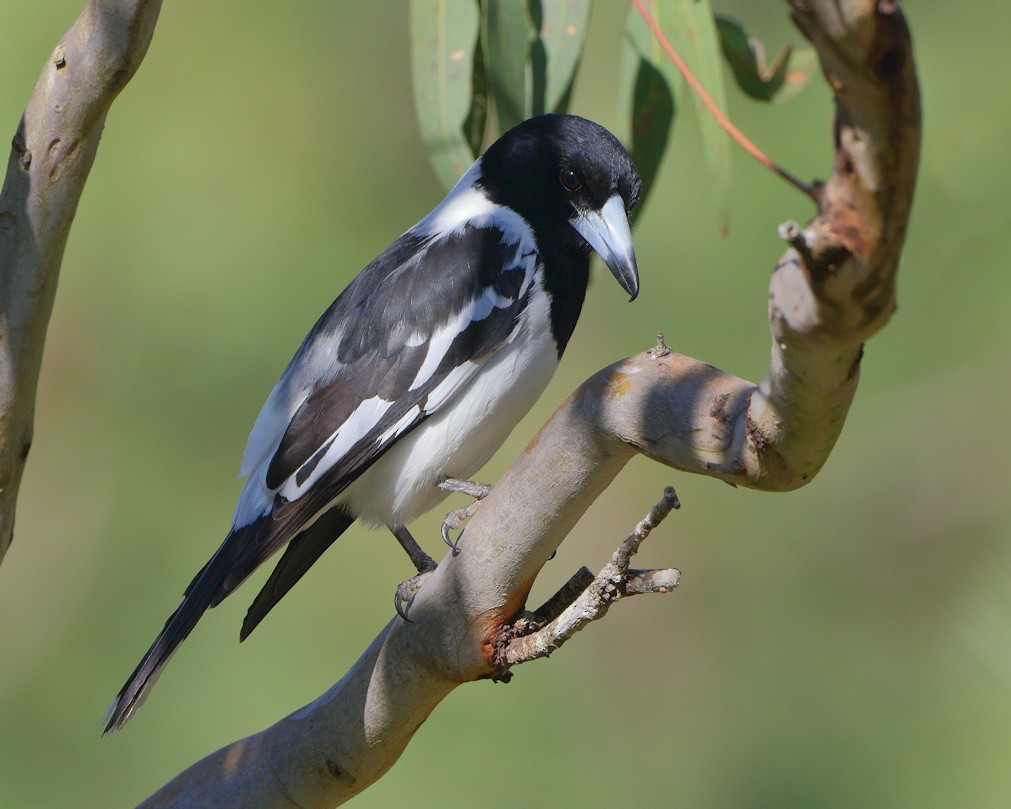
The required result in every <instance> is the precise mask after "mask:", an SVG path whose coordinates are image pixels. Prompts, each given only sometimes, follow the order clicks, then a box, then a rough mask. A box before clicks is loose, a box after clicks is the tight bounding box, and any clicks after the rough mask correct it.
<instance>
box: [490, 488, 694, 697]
mask: <svg viewBox="0 0 1011 809" xmlns="http://www.w3.org/2000/svg"><path fill="white" fill-rule="evenodd" d="M680 507H681V503H680V502H679V501H678V497H677V494H676V492H675V491H674V487H673V486H668V487H667V488H666V489H664V493H663V500H661V501H660V502H659V503H657V504H656V505H655V506H653V508H652V509H651V510H650V512H649V514H647V515H646V517H645V518H644V519H642V520H641V521H640V522H639V524H638V525H636V527H635V529H634V530H633V531H632V533H631V534H629V535H628V536H627V537H626V538H625V540H624V541H623V542H622V543H621V545H619V546H618V549H617V550H616V551H615V552H614V554H613V555H612V556H611V561H610V562H608V563H607V564H606V565H604V567H603V569H602V570H601V571H600V573H598V574H597V576H596V577H592V574H591V573H590V572H589V571H588V570H587V569H586V568H585V567H584V568H582V569H581V570H580V571H579V572H577V573H576V574H575V575H574V576H573V577H572V578H571V579H569V581H568V582H567V583H566V584H565V586H563V587H562V589H561V590H559V591H558V592H557V593H555V595H553V596H552V597H551V598H550V599H549V600H548V601H547V603H545V604H544V606H542V607H541V608H540V609H538V610H537V611H536V612H535V613H533V616H531V614H530V613H523V614H522V615H521V616H519V617H518V619H517V620H516V621H513V622H512V623H510V624H507V625H506V626H504V627H503V628H502V629H501V630H500V632H499V640H498V643H497V644H496V646H497V648H496V651H495V657H496V662H497V664H498V669H499V674H497V675H496V679H508V677H507V676H506V675H507V674H508V670H509V668H510V667H511V666H515V665H518V664H519V663H526V662H528V661H530V660H536V659H537V658H539V657H547V656H548V655H550V654H551V653H552V652H553V651H555V649H557V648H558V647H560V646H561V645H562V644H563V643H565V641H567V640H568V639H569V638H571V637H572V636H573V635H575V634H576V632H578V631H579V630H580V629H582V628H583V627H584V626H586V625H587V624H588V623H590V622H591V621H596V620H598V619H600V618H603V617H604V615H606V614H607V611H608V609H610V606H611V605H612V604H613V603H614V602H616V601H619V600H620V599H622V598H625V597H626V596H632V595H641V594H643V593H666V592H669V591H670V590H673V589H674V588H675V587H677V585H678V582H679V581H680V579H681V573H680V571H678V570H675V569H673V568H669V569H665V570H634V569H629V566H628V564H629V561H630V560H631V558H632V557H633V556H634V555H635V554H636V553H637V552H638V550H639V546H641V545H642V543H643V541H644V540H645V539H646V537H648V536H649V534H650V531H652V530H653V529H654V528H656V527H657V526H658V525H659V524H660V523H661V522H662V521H663V519H664V518H665V517H666V516H667V515H668V514H669V513H670V512H671V509H676V508H680ZM590 577H592V578H591V579H590V581H589V583H588V584H587V579H588V578H590ZM532 617H533V618H534V619H536V620H531V618H532ZM543 621H547V623H546V624H544V623H543Z"/></svg>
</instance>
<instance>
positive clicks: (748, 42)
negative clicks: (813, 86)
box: [716, 14, 818, 101]
mask: <svg viewBox="0 0 1011 809" xmlns="http://www.w3.org/2000/svg"><path fill="white" fill-rule="evenodd" d="M716 30H717V32H718V33H719V37H720V46H721V48H722V49H723V56H724V58H725V59H726V61H727V64H728V65H729V66H730V70H731V73H733V75H734V79H735V80H736V81H737V85H738V86H739V87H740V88H741V90H742V91H744V93H745V94H747V95H749V96H750V97H751V98H755V99H758V100H759V101H784V100H786V99H787V98H790V97H791V96H793V95H796V93H797V92H799V91H800V90H801V88H803V86H804V85H805V84H806V82H807V80H808V79H809V78H810V77H811V74H812V73H813V72H814V69H815V68H816V67H817V64H818V61H817V58H816V57H815V54H814V51H813V50H812V49H811V48H801V49H798V50H794V49H793V47H792V46H791V45H789V44H787V45H784V46H783V47H782V48H780V50H779V52H778V53H777V54H776V56H775V57H774V58H773V60H772V62H771V63H769V64H766V60H765V44H764V43H763V42H762V40H760V39H758V38H757V37H754V36H751V35H750V34H748V32H747V30H746V29H745V28H744V26H743V25H742V24H741V23H739V22H738V21H737V20H735V19H733V18H732V17H728V16H726V15H722V14H717V15H716Z"/></svg>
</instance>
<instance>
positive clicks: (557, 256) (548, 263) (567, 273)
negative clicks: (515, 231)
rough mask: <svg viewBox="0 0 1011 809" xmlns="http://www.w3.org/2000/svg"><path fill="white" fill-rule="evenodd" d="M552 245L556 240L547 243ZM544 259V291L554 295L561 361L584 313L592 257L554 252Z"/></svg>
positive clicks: (545, 254)
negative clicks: (581, 314)
mask: <svg viewBox="0 0 1011 809" xmlns="http://www.w3.org/2000/svg"><path fill="white" fill-rule="evenodd" d="M546 241H547V242H548V243H550V242H551V241H552V240H546ZM541 255H542V257H543V259H544V288H545V289H546V290H547V292H548V293H549V294H550V295H551V334H552V336H553V337H554V338H555V345H557V346H558V357H559V359H561V356H562V352H563V351H565V346H567V345H568V343H569V338H570V337H572V332H573V330H574V329H575V328H576V321H577V320H579V313H580V312H581V311H582V309H583V299H584V298H585V297H586V284H587V281H588V279H589V275H590V257H589V255H588V254H586V253H584V252H583V251H582V250H578V249H572V248H570V249H567V250H564V249H563V250H552V251H550V252H543V251H542V253H541Z"/></svg>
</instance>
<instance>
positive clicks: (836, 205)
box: [144, 0, 920, 807]
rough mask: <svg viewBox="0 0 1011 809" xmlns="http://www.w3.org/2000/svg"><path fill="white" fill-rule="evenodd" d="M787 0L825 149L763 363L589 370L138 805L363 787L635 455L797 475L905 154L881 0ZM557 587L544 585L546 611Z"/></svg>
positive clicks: (904, 197) (734, 471)
mask: <svg viewBox="0 0 1011 809" xmlns="http://www.w3.org/2000/svg"><path fill="white" fill-rule="evenodd" d="M791 6H792V8H793V13H794V16H795V19H796V20H797V22H798V24H799V25H800V26H801V28H802V30H803V31H804V33H805V34H806V35H807V36H808V37H809V38H810V39H811V40H812V42H813V43H814V45H815V47H816V48H817V50H818V52H819V54H820V55H821V58H822V65H823V68H824V70H825V74H826V77H827V78H828V81H829V83H830V85H831V86H832V88H833V89H834V91H835V94H836V105H837V114H836V146H837V151H836V160H835V165H834V167H833V171H832V175H831V177H830V178H829V180H828V181H827V182H826V183H825V184H824V185H823V186H821V187H820V189H819V190H818V192H817V196H818V201H819V214H818V216H817V218H816V219H815V220H814V221H812V222H811V223H810V224H809V225H808V226H807V227H806V228H800V227H795V228H788V229H787V230H786V231H785V233H786V236H787V238H788V239H789V241H790V242H791V244H792V246H791V248H790V249H789V250H788V251H787V252H786V254H785V255H784V256H783V258H782V259H781V260H780V261H779V263H778V265H777V268H776V271H775V273H774V274H773V277H772V281H771V284H770V297H769V318H770V326H771V330H772V337H773V347H772V362H771V368H770V371H769V374H768V376H767V377H766V378H765V380H764V381H763V382H762V383H761V384H760V385H755V384H753V383H751V382H747V381H745V380H742V379H738V378H737V377H734V376H732V375H730V374H726V373H724V372H723V371H720V370H719V369H717V368H714V367H712V366H711V365H707V364H705V363H702V362H699V361H697V360H693V359H690V358H688V357H684V356H682V355H679V354H676V353H669V352H666V351H664V350H663V347H662V346H658V347H657V348H656V349H654V350H653V351H651V352H649V353H644V354H641V355H637V356H634V357H630V358H628V359H626V360H623V361H621V362H618V363H616V364H614V365H612V366H610V367H609V368H605V369H604V370H603V371H601V372H599V373H597V374H596V375H594V376H593V377H592V378H591V379H589V380H587V381H586V382H585V383H584V384H583V385H581V386H580V387H579V388H578V389H577V390H576V391H575V392H574V393H573V394H572V395H571V396H570V397H569V399H568V400H567V401H566V402H565V403H564V404H563V405H562V406H561V407H560V408H559V409H558V411H557V412H556V413H555V414H554V416H553V417H552V419H551V420H550V421H549V422H548V424H546V425H545V426H544V427H543V428H542V430H541V431H540V433H538V435H537V436H536V437H535V438H534V439H533V441H532V442H531V443H530V445H529V446H528V447H527V448H526V450H525V451H524V452H523V453H522V454H521V455H520V457H519V458H518V459H517V460H516V462H515V463H514V464H513V465H512V467H511V468H510V469H509V471H508V472H507V473H506V474H505V476H504V477H503V478H502V480H500V481H499V483H498V484H497V485H496V487H495V489H494V491H492V492H491V494H489V495H488V497H487V499H486V500H484V501H483V503H482V505H481V507H480V509H479V510H478V512H477V514H476V515H475V516H474V518H473V519H472V520H471V522H470V523H469V524H468V525H467V527H466V529H465V531H464V533H463V535H462V537H461V538H460V541H459V543H458V544H459V546H460V549H461V552H460V553H459V554H455V555H454V554H450V555H448V556H447V557H446V558H445V559H444V560H443V562H442V563H441V564H440V566H439V568H438V570H436V571H435V572H434V573H433V574H431V576H430V578H429V579H428V580H427V581H426V582H425V586H424V587H423V588H422V589H421V591H420V592H419V593H418V595H417V597H416V599H415V602H414V605H413V607H412V610H411V619H412V623H410V624H406V623H403V622H401V621H394V622H392V623H390V624H389V625H387V627H386V628H385V629H384V630H383V632H382V633H380V635H379V636H378V637H377V638H376V640H375V641H374V642H373V643H372V645H371V646H370V647H369V649H368V650H367V651H366V652H365V654H364V655H363V656H362V658H361V659H360V660H359V661H358V663H357V664H356V665H355V666H354V668H353V669H352V670H351V671H350V672H348V674H347V675H345V677H344V678H343V679H342V680H341V681H340V682H339V683H337V684H336V685H335V686H334V687H333V688H331V689H330V691H328V692H327V693H326V694H324V695H323V696H321V697H320V698H319V699H317V700H316V701H315V702H313V703H312V704H311V705H308V706H306V707H305V708H303V709H301V710H299V711H297V712H295V713H294V714H292V715H291V716H289V717H287V718H286V719H283V720H281V721H280V722H278V723H277V724H276V725H274V726H273V727H271V728H268V729H267V730H265V731H263V732H262V733H259V734H257V735H256V736H252V737H250V738H248V739H245V740H242V741H239V742H236V743H234V744H232V745H229V746H228V747H225V748H223V749H222V750H219V751H218V752H217V753H214V754H212V755H211V756H208V757H207V758H206V759H204V760H203V761H201V762H198V763H197V764H196V765H194V766H193V767H192V768H190V769H189V770H187V771H186V772H184V773H182V774H181V775H180V776H178V777H177V778H176V779H175V780H174V781H172V782H171V783H170V784H168V785H167V786H166V787H164V788H163V789H162V790H161V791H159V792H158V793H157V794H156V795H154V796H152V798H151V799H150V800H149V801H148V802H147V803H145V804H144V805H145V806H180V807H183V806H192V805H195V803H199V804H200V805H205V806H247V807H275V806H276V807H290V806H292V805H297V806H301V807H316V806H335V805H338V804H340V803H342V802H344V801H346V800H347V799H348V798H350V797H352V796H353V795H355V794H357V793H358V792H360V791H362V790H363V789H365V788H366V787H368V786H369V785H370V784H371V783H373V782H374V781H375V780H376V779H378V778H379V777H381V776H382V774H383V773H384V772H386V770H387V769H389V767H391V766H392V765H393V763H394V762H395V761H396V759H397V757H398V756H399V755H400V753H401V752H402V751H403V749H404V747H405V746H406V745H407V743H408V742H409V741H410V738H411V736H412V735H413V733H414V731H415V730H416V729H417V728H418V727H419V726H420V725H421V723H422V722H423V721H424V720H425V718H426V717H427V716H428V714H429V713H430V712H431V711H432V710H433V709H434V707H435V706H436V705H437V704H438V702H439V701H440V700H441V699H442V698H443V697H445V696H446V694H448V693H449V692H450V691H452V690H453V688H455V687H456V686H457V685H459V684H460V683H463V682H468V681H471V680H476V679H479V678H483V677H491V676H494V675H495V674H496V673H497V672H498V671H499V670H500V669H499V667H498V663H499V662H500V661H497V659H496V640H497V639H498V638H499V637H500V632H501V630H502V628H503V627H505V626H507V625H510V624H511V623H513V622H514V621H515V620H516V616H517V615H518V614H520V613H521V612H522V610H523V607H524V604H525V602H526V599H527V595H528V593H529V591H530V587H531V586H532V584H533V582H534V580H535V578H536V577H537V575H538V573H539V571H540V569H541V567H542V566H543V565H544V563H545V562H546V561H547V560H548V559H549V558H550V556H551V555H552V553H554V551H555V549H556V548H557V547H558V545H559V544H560V543H561V541H562V540H563V538H564V537H565V536H566V535H567V534H568V532H569V530H570V529H571V528H572V526H573V525H574V524H575V523H576V521H577V520H578V519H579V517H580V516H581V515H582V514H583V512H584V511H585V510H586V508H587V507H588V506H589V505H590V503H592V502H593V500H594V499H595V498H596V497H597V495H599V494H600V493H601V492H602V491H603V490H604V489H605V488H607V486H608V485H609V484H610V482H611V481H612V480H613V478H614V476H615V475H616V474H617V473H618V472H619V471H620V470H621V468H622V467H623V466H624V465H625V463H626V462H627V461H628V460H629V459H630V458H632V457H633V456H634V455H636V454H637V453H642V454H645V455H647V456H649V457H650V458H654V459H655V460H657V461H660V462H661V463H664V464H666V465H668V466H671V467H674V468H676V469H681V470H684V471H688V472H696V473H701V474H705V475H709V476H712V477H716V478H719V479H721V480H725V481H727V482H730V483H734V484H739V485H744V486H750V487H753V488H757V489H763V490H769V491H781V490H788V489H794V488H797V487H799V486H802V485H804V484H805V483H807V482H808V481H810V480H811V479H812V478H813V477H814V475H815V474H816V473H817V471H818V470H819V469H820V468H821V466H822V465H823V464H824V462H825V460H826V458H827V457H828V454H829V452H830V451H831V449H832V446H833V445H834V443H835V441H836V439H837V437H838V435H839V433H840V431H841V429H842V424H843V421H844V419H845V416H846V413H847V410H848V408H849V404H850V402H851V400H852V398H853V395H854V392H855V390H856V384H857V377H858V369H859V362H860V357H861V352H862V344H863V341H864V340H865V339H867V337H869V336H870V335H872V334H874V333H875V332H876V331H878V330H879V329H880V328H881V327H882V326H883V325H884V324H885V323H886V322H887V320H888V318H889V316H890V315H891V313H892V311H893V310H894V308H895V300H894V290H895V274H896V270H897V266H898V259H899V253H900V251H901V249H902V244H903V240H904V237H905V230H906V225H907V222H908V215H909V209H910V205H911V201H912V194H913V188H914V185H915V175H916V167H917V162H918V157H919V136H920V118H919V92H918V88H917V83H916V75H915V70H914V65H913V57H912V49H911V43H910V40H909V34H908V31H907V29H906V24H905V20H904V18H903V17H902V15H901V13H900V12H899V11H898V7H897V4H896V3H894V2H890V1H889V0H881V1H880V2H878V1H877V0H807V1H806V2H804V1H802V0H792V2H791ZM626 564H627V562H626ZM627 576H628V577H629V584H628V588H629V589H630V591H631V590H634V591H636V592H639V591H652V590H659V589H661V588H663V587H668V586H672V585H673V584H675V583H676V574H675V572H673V571H628V574H627ZM583 580H585V574H584V575H583ZM571 589H573V590H575V589H576V587H575V586H573V588H571ZM567 598H568V596H565V597H560V598H559V599H554V600H553V602H552V605H551V607H550V610H551V611H552V612H557V610H558V608H559V607H560V606H561V605H562V604H563V603H564V602H565V601H566V599H567ZM577 601H578V598H577ZM561 614H564V608H563V609H562V612H561V613H560V615H561ZM528 620H531V619H528ZM532 620H534V621H538V622H539V621H540V620H543V618H537V617H535V618H534V619H532ZM549 620H555V619H553V618H552V619H549Z"/></svg>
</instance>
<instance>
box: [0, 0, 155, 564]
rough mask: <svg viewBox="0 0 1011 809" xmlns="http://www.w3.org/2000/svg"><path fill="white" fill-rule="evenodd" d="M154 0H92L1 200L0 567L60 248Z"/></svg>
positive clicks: (16, 154)
mask: <svg viewBox="0 0 1011 809" xmlns="http://www.w3.org/2000/svg"><path fill="white" fill-rule="evenodd" d="M160 10H161V0H91V2H89V3H88V5H87V7H86V8H85V9H84V11H83V12H82V13H81V16H80V17H79V18H78V19H77V21H76V22H75V23H74V24H73V26H71V28H70V30H69V31H67V33H66V34H65V35H64V36H63V38H62V39H61V40H60V43H59V44H58V45H57V46H56V48H55V50H54V51H53V53H52V55H51V56H50V57H49V60H48V62H47V63H46V66H45V68H43V70H42V75H41V76H40V77H39V80H38V83H37V84H36V85H35V90H34V92H33V93H32V97H31V99H30V100H29V102H28V106H27V107H26V108H25V112H24V115H23V117H22V118H21V123H20V125H19V126H18V129H17V132H16V133H15V135H14V139H13V141H12V144H11V145H12V149H11V155H10V159H9V160H8V162H7V176H6V179H5V180H4V186H3V191H2V193H0V562H2V561H3V557H4V555H5V553H6V552H7V548H8V547H9V546H10V543H11V540H12V539H13V534H14V510H15V505H16V502H17V495H18V487H19V485H20V483H21V474H22V472H23V471H24V465H25V460H26V459H27V457H28V451H29V449H30V448H31V444H32V421H33V417H34V413H35V391H36V387H37V386H38V380H39V370H40V368H41V366H42V347H43V344H44V343H45V338H46V327H47V326H48V324H49V315H50V312H51V311H52V308H53V298H54V297H55V294H56V282H57V279H58V278H59V273H60V263H61V262H62V260H63V249H64V247H65V246H66V244H67V236H68V235H69V233H70V225H71V223H72V222H73V220H74V213H75V212H76V210H77V203H78V200H80V198H81V192H82V191H83V190H84V183H85V181H86V180H87V179H88V172H89V171H90V170H91V165H92V163H93V162H94V160H95V153H96V152H97V150H98V141H99V139H100V138H101V135H102V128H103V126H104V125H105V116H106V114H107V113H108V111H109V107H110V106H111V105H112V102H113V100H114V99H115V98H116V96H117V95H119V92H120V91H121V90H122V89H123V87H125V86H126V83H127V82H128V81H129V80H130V79H131V78H132V77H133V74H134V73H135V72H136V71H137V68H138V66H139V65H140V63H141V60H142V59H143V58H144V54H145V53H147V48H148V45H149V44H150V42H151V36H152V35H153V33H154V26H155V22H156V21H157V19H158V12H159V11H160Z"/></svg>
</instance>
